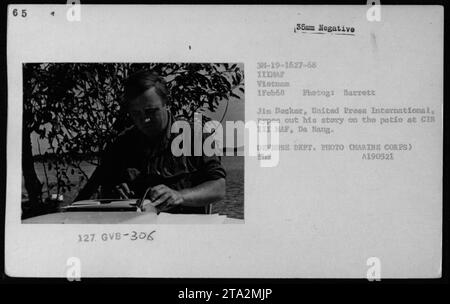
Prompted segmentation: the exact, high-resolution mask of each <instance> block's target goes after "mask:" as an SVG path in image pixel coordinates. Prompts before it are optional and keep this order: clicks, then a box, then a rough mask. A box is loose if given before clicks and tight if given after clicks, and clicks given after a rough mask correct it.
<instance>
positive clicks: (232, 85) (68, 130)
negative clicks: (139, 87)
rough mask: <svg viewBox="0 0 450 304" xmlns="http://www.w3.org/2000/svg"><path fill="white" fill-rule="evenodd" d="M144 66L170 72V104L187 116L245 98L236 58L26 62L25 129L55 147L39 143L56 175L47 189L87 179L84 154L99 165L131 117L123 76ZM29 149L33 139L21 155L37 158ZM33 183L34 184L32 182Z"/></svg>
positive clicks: (48, 167)
mask: <svg viewBox="0 0 450 304" xmlns="http://www.w3.org/2000/svg"><path fill="white" fill-rule="evenodd" d="M143 69H147V70H153V71H155V72H157V73H158V74H160V75H161V76H162V77H164V78H165V79H166V81H167V84H168V88H169V91H170V99H171V100H170V104H171V108H170V110H171V112H172V113H173V114H174V115H182V116H184V117H186V118H188V119H192V118H193V114H194V113H195V112H196V111H204V110H205V109H208V110H210V111H215V110H216V109H217V107H218V106H219V103H220V102H221V101H227V100H228V99H229V98H230V97H235V98H239V95H238V94H237V92H238V90H240V91H242V92H244V86H243V82H244V74H243V71H242V70H241V69H240V67H239V66H238V65H237V64H203V63H182V64H180V63H162V64H161V63H145V64H144V63H27V64H24V66H23V89H24V100H23V104H24V108H23V109H24V112H23V115H24V116H23V118H24V119H23V123H24V125H23V127H24V130H25V131H24V134H25V135H24V136H30V135H31V134H32V133H33V132H35V133H36V134H38V136H39V137H40V138H41V139H46V140H47V141H48V144H49V146H50V148H49V149H48V150H47V151H41V152H42V156H43V157H42V158H43V159H45V163H46V165H45V170H46V171H45V172H47V170H54V171H55V172H56V182H55V183H53V184H51V185H50V183H49V181H48V179H47V181H46V186H47V187H46V189H45V190H44V192H45V193H44V194H45V195H47V196H48V195H50V191H52V192H53V193H57V194H59V193H64V192H65V191H67V190H69V191H70V190H71V187H72V186H73V184H71V182H70V180H71V176H73V175H78V176H79V179H80V182H83V181H85V180H86V179H87V178H88V176H87V174H86V172H84V171H83V168H82V166H81V162H82V161H85V160H88V161H90V162H91V163H92V164H94V165H97V164H98V155H99V152H100V151H101V150H102V149H103V148H104V147H105V145H107V144H108V143H110V142H111V141H112V140H114V138H115V136H116V135H117V133H119V132H121V131H122V130H123V129H124V128H126V127H127V126H129V125H130V123H131V122H130V120H129V119H128V118H127V116H126V115H125V113H124V110H123V109H121V107H120V105H121V100H122V98H123V83H124V80H125V79H126V78H127V77H128V76H129V75H130V74H132V73H133V72H136V71H138V70H143ZM24 143H26V144H29V143H28V141H24ZM30 151H31V147H27V146H26V145H25V146H23V155H22V156H23V158H25V160H24V161H23V162H26V161H30V160H29V159H27V158H33V156H32V155H30ZM31 161H33V160H31ZM27 175H28V176H27ZM24 179H25V181H27V179H28V181H29V180H30V179H33V176H32V174H30V173H29V172H28V173H26V172H24ZM72 180H73V178H72ZM26 184H27V183H26ZM52 188H56V191H55V190H54V189H52ZM41 190H42V189H41ZM30 191H36V189H34V190H33V189H28V188H27V192H30ZM39 195H40V194H39ZM29 197H33V196H29ZM35 203H36V202H35ZM37 203H38V202H37Z"/></svg>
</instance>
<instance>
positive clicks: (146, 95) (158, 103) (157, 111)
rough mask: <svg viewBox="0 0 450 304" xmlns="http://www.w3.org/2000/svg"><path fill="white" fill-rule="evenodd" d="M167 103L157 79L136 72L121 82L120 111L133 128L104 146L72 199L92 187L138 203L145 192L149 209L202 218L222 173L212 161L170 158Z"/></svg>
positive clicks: (221, 192)
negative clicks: (90, 173) (97, 163)
mask: <svg viewBox="0 0 450 304" xmlns="http://www.w3.org/2000/svg"><path fill="white" fill-rule="evenodd" d="M168 103H169V99H168V90H167V87H166V85H165V82H164V80H163V79H162V78H160V77H159V76H157V75H155V74H153V73H151V72H148V71H141V72H138V73H136V74H133V75H131V76H130V77H129V78H128V79H127V81H126V83H125V98H124V105H123V106H124V107H125V108H126V110H127V113H128V114H129V115H130V118H131V119H132V121H133V127H131V128H129V129H127V130H125V131H124V132H122V133H121V134H120V135H119V136H118V138H117V139H116V140H115V141H114V142H113V144H112V145H110V146H109V147H107V149H106V150H105V151H104V153H103V157H102V159H101V163H100V166H99V167H98V168H97V169H96V171H95V172H94V174H93V176H92V178H91V180H90V181H89V182H88V184H87V185H86V186H85V188H84V189H83V190H82V191H80V194H79V195H78V197H77V198H76V200H80V199H86V198H89V197H90V195H91V194H92V192H93V191H95V188H97V183H99V184H100V186H101V194H102V196H103V197H117V196H120V197H121V198H131V197H134V198H136V197H138V198H141V197H142V196H143V195H144V194H145V193H147V194H146V198H149V199H150V200H151V201H152V205H153V206H156V207H157V208H158V209H159V210H160V211H167V212H172V213H204V210H205V207H206V206H209V205H210V204H211V203H214V202H217V201H219V200H221V199H223V198H224V196H225V176H226V173H225V170H224V168H223V167H222V164H221V162H220V158H219V157H218V156H205V155H201V156H184V155H183V156H179V157H175V156H174V155H173V154H172V152H171V141H172V140H173V139H174V138H175V137H176V136H177V134H173V133H171V126H172V124H173V123H174V122H175V119H174V117H173V116H172V114H171V113H170V111H169V109H168V106H169V104H168ZM192 142H193V141H192ZM96 181H97V182H96Z"/></svg>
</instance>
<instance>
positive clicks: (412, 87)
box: [5, 5, 444, 279]
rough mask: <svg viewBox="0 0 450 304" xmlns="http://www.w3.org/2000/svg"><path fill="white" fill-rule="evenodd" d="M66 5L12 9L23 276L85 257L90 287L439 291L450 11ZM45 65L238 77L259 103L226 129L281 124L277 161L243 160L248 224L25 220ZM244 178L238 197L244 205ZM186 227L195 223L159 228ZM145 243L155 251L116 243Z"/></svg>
mask: <svg viewBox="0 0 450 304" xmlns="http://www.w3.org/2000/svg"><path fill="white" fill-rule="evenodd" d="M14 9H17V10H18V12H21V10H26V12H27V15H26V17H22V16H21V14H18V15H17V16H14V15H13V10H14ZM68 9H69V8H68V7H66V6H65V5H60V6H36V5H11V6H9V11H8V37H7V38H8V40H7V46H8V138H7V158H8V162H7V181H8V183H7V202H6V226H5V266H6V271H7V273H8V275H11V276H24V277H27V276H43V277H54V276H59V277H64V276H66V274H67V261H68V258H72V257H76V258H77V259H79V261H81V262H82V263H81V265H82V276H86V277H91V276H92V277H104V276H105V277H108V276H124V277H190V278H192V277H256V278H368V279H380V278H381V279H383V278H436V277H440V275H441V265H442V262H441V261H442V237H443V234H442V222H443V218H442V209H443V205H442V151H443V149H442V148H443V146H442V140H443V131H442V125H443V111H442V109H443V38H444V36H443V25H444V21H443V20H444V14H443V7H440V6H418V5H415V6H404V5H402V6H383V5H382V6H381V7H377V8H371V7H366V6H363V5H358V6H311V5H310V6H189V7H188V6H145V7H141V6H89V5H81V15H80V20H68V16H69V15H68V14H69V10H68ZM377 9H378V10H379V11H377ZM16 12H17V11H16ZM52 12H53V14H52ZM71 16H72V15H71ZM70 18H72V17H70ZM70 18H69V19H70ZM72 19H73V18H72ZM33 62H34V63H46V62H47V63H48V62H50V63H67V62H75V63H105V62H107V63H133V62H134V63H136V62H138V63H149V62H157V63H186V62H188V63H217V62H219V63H221V62H222V63H224V62H238V63H240V64H241V65H242V67H243V70H244V75H245V93H242V100H245V101H244V102H240V103H239V102H236V103H235V102H231V101H230V102H229V103H228V104H227V103H222V107H221V108H220V111H222V112H220V111H219V112H217V113H216V116H217V118H216V119H217V120H218V121H220V119H221V118H222V117H226V119H224V120H223V121H222V125H224V124H225V122H226V121H228V120H231V121H238V120H240V121H242V120H244V121H245V123H248V122H254V123H257V122H259V121H273V122H275V123H276V122H278V123H279V127H278V128H276V129H273V130H278V131H279V132H278V133H277V134H275V133H274V137H273V139H275V138H276V137H277V136H278V137H279V142H278V143H277V144H274V145H273V146H275V147H276V148H278V149H275V150H269V151H265V150H264V144H263V142H262V141H259V148H260V149H259V152H258V154H257V155H251V153H250V152H249V151H248V150H249V149H251V148H252V147H254V145H253V144H254V142H255V136H253V135H249V136H247V137H246V140H245V143H241V144H240V145H239V147H235V148H236V149H233V148H231V149H229V150H230V151H232V152H233V151H236V150H239V149H244V148H245V175H244V176H245V178H244V181H245V190H243V191H244V198H245V203H244V207H243V209H244V221H245V223H244V224H243V225H209V226H206V225H197V224H199V223H201V222H202V221H203V220H205V221H208V223H216V222H217V223H218V222H222V220H223V219H222V217H207V218H205V217H201V218H200V217H198V216H172V215H165V214H163V215H160V216H159V217H158V220H157V223H156V224H152V225H143V224H140V225H133V224H129V225H114V224H110V225H101V224H99V225H45V224H43V225H25V224H22V223H21V206H20V202H21V181H22V172H21V153H20V151H21V149H22V146H21V144H22V141H21V134H22V126H23V125H22V114H23V112H22V111H23V107H22V106H23V104H22V102H23V98H24V92H23V81H22V80H23V67H24V64H25V63H33ZM226 109H228V110H226ZM225 111H228V114H226V116H224V115H223V113H225ZM230 113H231V114H230ZM261 130H264V129H261ZM261 130H260V131H261ZM252 134H253V133H252ZM272 143H273V142H272ZM273 146H271V147H273ZM227 147H228V145H227ZM237 148H239V149H237ZM277 151H278V152H279V153H277ZM258 156H259V157H258ZM235 172H236V171H232V170H230V172H229V173H230V174H228V176H227V178H228V180H227V187H228V188H227V189H229V190H230V189H231V190H232V191H234V192H235V193H239V191H242V189H240V188H238V187H236V186H235V184H234V183H233V181H235V180H234V178H235V175H233V174H235ZM232 203H233V202H232ZM232 203H230V205H231V206H232ZM227 207H228V206H225V209H226V208H227ZM230 208H231V207H230ZM175 218H177V219H183V222H184V223H185V224H186V225H183V226H180V225H159V224H163V223H166V224H168V223H173V222H175ZM130 231H135V232H136V233H137V232H142V233H143V234H142V235H143V238H145V241H144V240H142V241H138V242H133V241H130V240H129V238H124V237H122V238H121V240H120V241H118V240H115V241H110V240H109V239H108V238H107V236H108V235H109V234H111V235H115V234H114V233H125V232H129V233H131V232H130ZM152 231H154V233H153V234H151V236H152V237H151V238H148V235H149V234H150V232H152ZM80 234H81V235H84V234H88V235H91V234H94V235H95V237H93V238H94V239H95V240H98V241H96V242H88V243H84V242H83V243H80V242H78V238H79V235H80ZM103 234H106V239H107V240H108V241H103V240H102V239H101V236H102V235H103ZM82 239H83V238H82ZM88 239H89V238H88ZM149 239H151V240H149ZM280 253H282V254H280ZM202 254H204V255H202ZM130 256H133V257H134V258H133V259H129V257H130ZM206 256H207V257H208V258H205V257H206ZM210 257H214V258H210ZM117 261H120V263H118V262H117ZM137 261H139V263H137ZM116 262H117V263H116ZM36 265H39V267H36ZM111 265H113V267H111Z"/></svg>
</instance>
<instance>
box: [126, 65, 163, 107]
mask: <svg viewBox="0 0 450 304" xmlns="http://www.w3.org/2000/svg"><path fill="white" fill-rule="evenodd" d="M151 88H155V92H156V94H158V96H159V97H161V99H162V100H163V101H164V104H167V103H168V102H169V90H168V89H167V86H166V81H165V80H164V79H163V78H162V77H160V76H159V75H158V74H157V73H155V72H153V71H147V70H142V71H139V72H136V73H134V74H132V75H130V76H129V77H128V78H127V79H126V80H125V94H124V105H125V106H128V103H129V101H130V100H133V99H135V98H136V97H138V96H139V95H141V94H142V93H144V92H145V91H147V90H148V89H151Z"/></svg>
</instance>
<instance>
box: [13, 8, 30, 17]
mask: <svg viewBox="0 0 450 304" xmlns="http://www.w3.org/2000/svg"><path fill="white" fill-rule="evenodd" d="M21 13H22V14H21V16H22V17H23V18H25V17H26V16H27V10H26V9H23V10H21ZM18 15H19V10H18V9H17V8H15V9H13V16H14V17H17V16H18Z"/></svg>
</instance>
